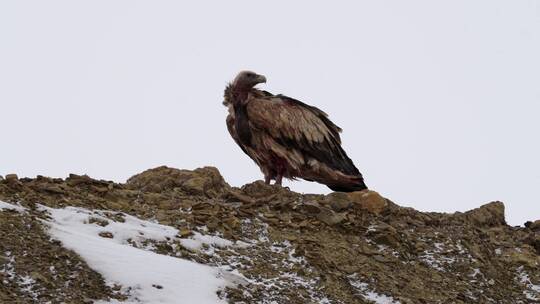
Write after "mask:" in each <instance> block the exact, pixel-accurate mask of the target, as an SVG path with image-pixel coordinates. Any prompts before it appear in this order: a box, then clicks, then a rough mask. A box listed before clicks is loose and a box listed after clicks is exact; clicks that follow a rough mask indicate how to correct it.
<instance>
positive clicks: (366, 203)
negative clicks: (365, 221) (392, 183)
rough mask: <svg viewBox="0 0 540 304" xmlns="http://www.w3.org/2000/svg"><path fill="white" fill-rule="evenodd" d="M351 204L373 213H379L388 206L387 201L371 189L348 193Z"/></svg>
mask: <svg viewBox="0 0 540 304" xmlns="http://www.w3.org/2000/svg"><path fill="white" fill-rule="evenodd" d="M348 196H349V199H350V200H351V201H352V203H353V205H354V206H356V207H358V208H360V209H363V210H367V211H369V212H371V213H373V214H380V213H381V212H383V211H384V210H385V209H386V207H387V206H388V202H387V201H386V199H385V198H384V197H382V196H381V195H380V194H379V193H377V192H375V191H372V190H364V191H356V192H350V193H348Z"/></svg>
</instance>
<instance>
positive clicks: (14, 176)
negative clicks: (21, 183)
mask: <svg viewBox="0 0 540 304" xmlns="http://www.w3.org/2000/svg"><path fill="white" fill-rule="evenodd" d="M18 180H19V177H18V176H17V174H14V173H12V174H7V175H6V181H8V182H12V181H18Z"/></svg>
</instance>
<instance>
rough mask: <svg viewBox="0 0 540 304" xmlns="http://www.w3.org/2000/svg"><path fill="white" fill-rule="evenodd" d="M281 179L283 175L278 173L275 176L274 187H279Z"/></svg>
mask: <svg viewBox="0 0 540 304" xmlns="http://www.w3.org/2000/svg"><path fill="white" fill-rule="evenodd" d="M282 179H283V174H281V173H279V174H278V175H277V176H276V185H279V186H281V180H282Z"/></svg>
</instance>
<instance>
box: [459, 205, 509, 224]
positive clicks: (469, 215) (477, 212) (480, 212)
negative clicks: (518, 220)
mask: <svg viewBox="0 0 540 304" xmlns="http://www.w3.org/2000/svg"><path fill="white" fill-rule="evenodd" d="M464 216H465V218H466V219H467V220H468V221H470V222H472V223H474V224H475V225H478V226H499V225H506V221H505V219H504V204H503V203H502V202H491V203H489V204H485V205H483V206H480V208H476V209H473V210H470V211H467V212H465V213H464Z"/></svg>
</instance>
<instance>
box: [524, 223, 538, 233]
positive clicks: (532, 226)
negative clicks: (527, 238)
mask: <svg viewBox="0 0 540 304" xmlns="http://www.w3.org/2000/svg"><path fill="white" fill-rule="evenodd" d="M525 227H527V228H529V229H531V230H534V231H540V220H536V221H534V222H527V223H525Z"/></svg>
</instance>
